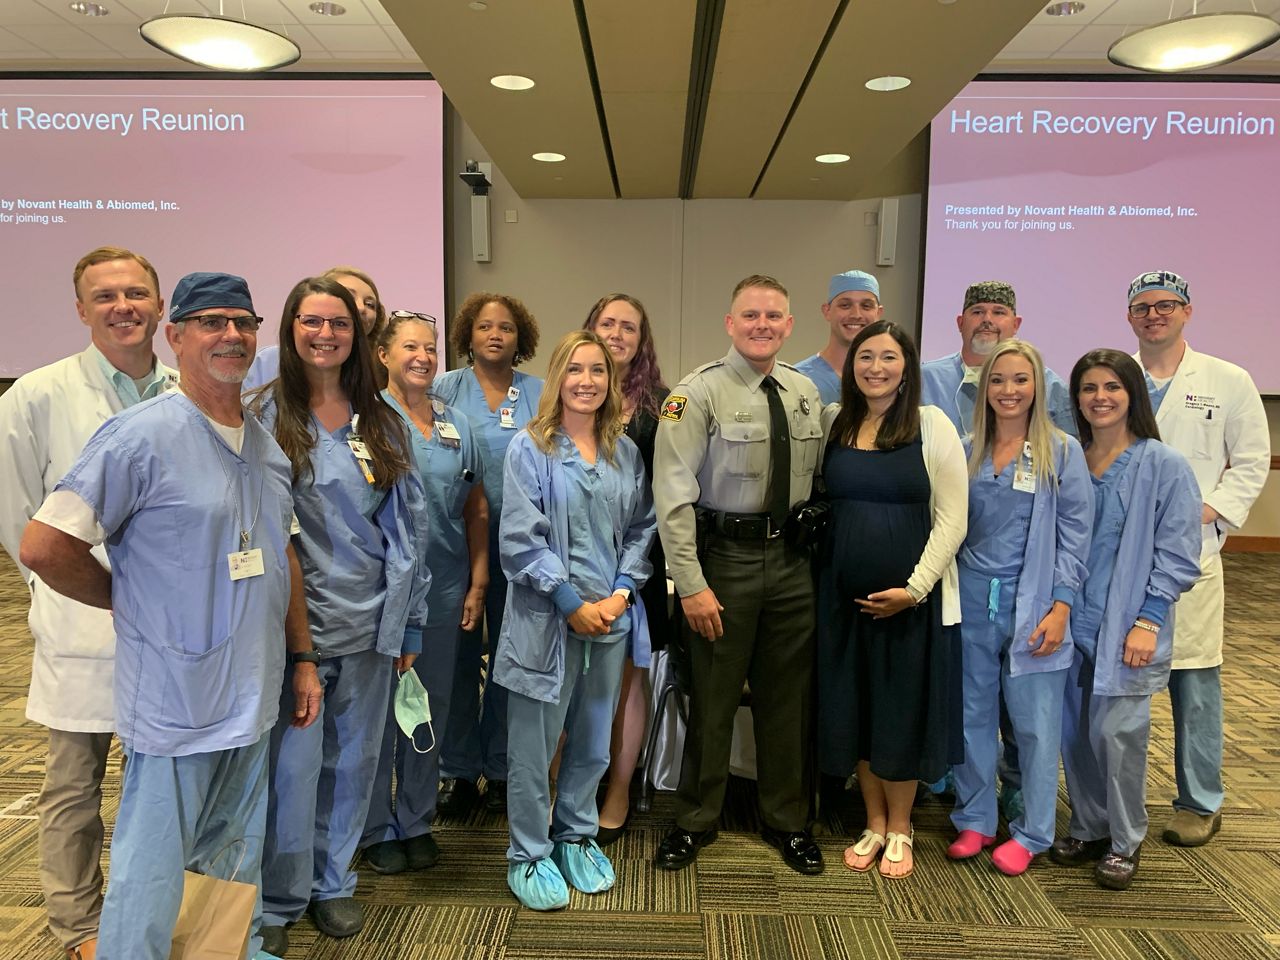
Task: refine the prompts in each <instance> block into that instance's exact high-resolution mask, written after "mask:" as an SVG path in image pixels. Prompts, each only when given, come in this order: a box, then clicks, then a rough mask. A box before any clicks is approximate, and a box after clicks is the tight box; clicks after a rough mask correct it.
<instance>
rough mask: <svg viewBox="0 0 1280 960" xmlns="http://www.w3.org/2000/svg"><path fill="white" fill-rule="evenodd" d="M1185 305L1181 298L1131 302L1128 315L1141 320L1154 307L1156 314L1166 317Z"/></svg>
mask: <svg viewBox="0 0 1280 960" xmlns="http://www.w3.org/2000/svg"><path fill="white" fill-rule="evenodd" d="M1185 306H1186V304H1185V303H1183V302H1182V301H1181V300H1157V301H1156V302H1155V303H1131V304H1129V316H1131V317H1133V319H1135V320H1143V319H1145V318H1146V316H1147V314H1149V313H1150V312H1151V310H1152V308H1153V307H1154V308H1155V311H1156V314H1157V315H1158V316H1161V317H1167V316H1169V314H1171V313H1173V311H1175V310H1177V309H1178V308H1179V307H1185Z"/></svg>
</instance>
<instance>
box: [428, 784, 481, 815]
mask: <svg viewBox="0 0 1280 960" xmlns="http://www.w3.org/2000/svg"><path fill="white" fill-rule="evenodd" d="M479 799H480V790H479V788H477V787H476V785H475V783H473V782H472V781H470V780H463V779H462V778H461V777H449V778H447V779H445V780H443V781H441V783H440V793H439V795H438V796H437V797H436V812H437V813H439V814H441V815H442V816H446V817H465V816H466V815H467V814H468V813H470V812H471V808H472V807H474V806H475V805H476V801H477V800H479Z"/></svg>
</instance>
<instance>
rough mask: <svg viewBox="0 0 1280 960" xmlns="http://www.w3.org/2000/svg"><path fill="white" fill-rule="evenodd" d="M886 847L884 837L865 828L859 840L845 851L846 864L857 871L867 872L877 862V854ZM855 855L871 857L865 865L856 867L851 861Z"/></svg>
mask: <svg viewBox="0 0 1280 960" xmlns="http://www.w3.org/2000/svg"><path fill="white" fill-rule="evenodd" d="M883 849H884V837H883V836H881V835H880V834H878V833H873V832H872V831H870V830H863V831H862V835H861V836H860V837H858V842H857V843H855V844H854V845H853V846H851V847H848V848H846V849H845V851H844V865H845V866H846V867H848V868H849V869H850V870H853V871H856V872H857V873H866V872H867V871H868V870H870V869H871V868H872V867H873V866H874V865H875V862H876V859H875V854H876V853H878V852H879V851H880V850H883ZM855 857H871V859H870V860H868V861H867V864H866V866H864V867H855V866H854V865H853V864H852V863H851V862H850V861H851V860H853V859H854V858H855Z"/></svg>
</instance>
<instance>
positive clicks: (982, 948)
mask: <svg viewBox="0 0 1280 960" xmlns="http://www.w3.org/2000/svg"><path fill="white" fill-rule="evenodd" d="M1226 576H1227V585H1228V589H1227V637H1228V654H1227V663H1226V665H1225V666H1224V668H1223V685H1224V688H1225V690H1226V740H1227V747H1226V783H1227V801H1226V807H1225V809H1224V817H1223V829H1222V833H1221V834H1220V835H1219V836H1218V837H1217V838H1216V839H1215V840H1214V841H1213V842H1212V843H1211V844H1209V845H1208V846H1206V847H1202V848H1199V849H1195V850H1186V849H1179V848H1176V847H1171V846H1167V845H1166V844H1164V843H1163V842H1162V841H1161V840H1160V839H1159V836H1160V833H1161V831H1162V830H1163V828H1164V825H1165V822H1166V821H1167V820H1168V818H1169V816H1170V814H1171V808H1170V807H1169V803H1168V802H1169V799H1170V797H1171V796H1172V795H1173V792H1174V784H1173V770H1172V754H1173V740H1172V728H1171V722H1170V718H1169V701H1168V698H1167V696H1164V695H1161V696H1158V697H1157V698H1156V700H1155V704H1154V710H1153V734H1152V744H1151V765H1150V773H1149V793H1148V800H1149V809H1150V813H1151V839H1149V840H1148V842H1147V844H1146V846H1145V847H1144V849H1143V857H1142V864H1141V868H1140V870H1139V874H1138V879H1137V880H1136V881H1135V883H1134V886H1133V887H1132V888H1131V889H1130V890H1129V891H1127V892H1124V893H1113V892H1107V891H1104V890H1101V889H1099V888H1098V887H1097V886H1096V885H1095V884H1094V882H1093V880H1092V877H1091V875H1090V872H1089V871H1088V870H1084V869H1076V870H1072V869H1066V868H1062V867H1058V866H1055V865H1053V864H1051V863H1049V862H1047V861H1037V862H1036V863H1035V864H1034V865H1033V867H1032V868H1031V870H1030V871H1029V872H1028V873H1027V874H1025V875H1024V876H1022V877H1018V878H1016V879H1011V878H1008V877H1005V876H1003V875H1001V874H999V873H997V872H996V871H995V870H994V869H993V868H992V867H991V865H990V860H989V858H988V857H985V856H984V857H979V858H977V859H975V860H972V861H968V862H965V863H961V864H955V863H951V862H949V861H948V860H947V859H946V856H945V851H946V846H947V844H948V843H949V842H950V840H951V839H952V835H953V833H952V829H951V826H950V823H949V821H948V819H947V813H948V810H947V809H946V808H945V807H943V806H942V805H941V804H939V803H938V802H937V801H935V800H933V799H928V800H925V801H923V802H922V803H921V804H920V805H919V807H918V808H917V811H916V815H915V828H916V845H915V850H916V869H915V874H914V876H912V877H911V878H909V879H907V880H904V881H888V880H883V879H881V878H880V877H879V876H877V875H875V874H874V873H872V874H854V873H851V872H849V871H848V870H845V869H844V868H843V866H841V862H840V858H841V852H842V851H843V849H844V847H845V846H846V845H847V844H848V843H849V842H850V838H851V836H856V834H857V832H858V831H859V830H860V829H861V826H862V824H861V820H860V817H861V814H860V811H859V809H858V804H857V803H856V802H855V801H854V800H853V799H852V798H849V799H848V800H847V802H845V803H843V804H840V805H837V807H836V809H835V810H834V811H831V812H830V814H829V815H828V817H827V818H826V822H825V823H824V824H823V825H822V828H821V836H820V837H819V839H820V842H821V844H822V847H823V852H824V854H825V856H826V860H827V865H828V866H827V871H826V873H824V874H823V875H822V876H820V877H816V878H806V877H801V876H799V875H797V874H795V873H792V872H791V871H790V870H788V869H787V868H786V867H785V866H784V865H783V863H782V862H781V860H780V858H779V857H778V855H777V853H776V852H775V851H773V850H772V848H770V847H768V846H766V845H765V844H764V843H763V842H762V841H761V840H760V839H759V836H758V830H759V827H760V823H759V819H758V816H757V814H756V812H755V802H754V791H753V785H752V784H751V783H749V782H747V781H738V780H735V781H734V783H733V786H732V789H731V791H730V795H729V799H728V802H727V804H726V809H725V813H724V818H723V822H724V829H723V830H722V832H721V838H720V840H719V841H718V842H716V843H715V844H713V845H712V846H710V847H708V848H706V849H705V850H704V851H703V852H702V855H701V857H700V858H699V860H698V862H697V864H696V865H695V866H694V867H692V868H691V869H688V870H685V871H682V872H680V873H676V874H672V873H667V872H664V871H659V870H655V869H654V868H653V866H652V863H651V858H652V856H653V853H654V850H655V849H656V847H657V845H658V843H659V841H660V840H661V838H662V835H663V834H664V832H665V830H666V827H667V825H668V823H669V820H670V815H671V801H670V798H669V797H668V796H663V795H660V796H659V799H658V801H657V802H656V804H655V806H654V810H653V812H652V813H649V814H645V815H640V814H637V815H635V816H634V817H633V819H632V828H631V830H630V831H629V832H628V834H627V835H626V836H625V837H624V838H623V839H622V840H620V841H619V843H618V844H617V845H616V846H614V847H612V848H611V849H610V854H611V856H612V858H613V860H614V864H615V867H616V869H617V873H618V883H617V886H616V887H615V888H614V889H613V890H612V891H610V892H608V893H606V894H603V895H600V896H596V897H584V896H581V895H579V894H576V893H575V894H574V895H573V899H572V902H571V903H570V906H569V909H568V910H566V911H562V912H559V913H555V914H545V915H543V914H536V913H532V912H530V911H528V910H524V909H522V908H520V907H519V905H518V904H517V903H516V901H515V900H514V899H513V898H512V897H511V895H510V894H509V893H508V891H507V889H506V882H505V860H504V853H505V850H506V845H507V836H506V824H505V821H504V820H503V819H502V818H501V817H498V816H495V815H491V814H485V813H483V812H476V813H474V814H472V815H471V816H470V817H469V818H468V819H466V820H446V821H442V822H440V823H438V824H437V826H436V836H437V838H438V840H439V842H440V846H441V848H442V850H443V852H444V858H443V860H442V862H441V863H440V865H439V866H437V867H436V868H434V869H432V870H428V871H424V872H421V873H412V874H402V875H400V876H397V877H380V876H378V875H376V874H374V873H373V872H372V871H371V870H369V869H367V868H364V869H362V870H361V873H360V887H359V890H358V892H357V897H358V898H359V899H360V900H362V901H363V902H364V903H365V906H366V909H367V922H366V925H365V928H364V931H363V932H362V933H361V934H360V935H359V936H358V937H355V938H353V939H351V940H348V941H335V940H330V939H328V938H325V937H323V936H320V935H319V934H318V933H317V932H316V931H315V929H314V928H313V927H312V926H311V924H310V922H309V921H307V920H303V921H302V922H301V923H299V924H298V925H297V926H295V927H294V928H293V929H292V930H291V940H292V945H291V947H290V950H289V954H288V956H289V958H290V960H303V958H306V960H330V958H343V960H390V958H407V960H516V958H520V960H560V958H564V960H597V958H599V960H608V958H616V960H624V958H625V960H632V958H634V960H641V958H644V960H657V958H661V960H703V958H706V960H748V958H751V960H756V958H759V960H792V958H794V960H807V958H823V960H871V958H886V960H888V958H898V960H934V958H937V960H943V958H962V957H964V958H968V957H972V958H1009V960H1037V958H1046V960H1068V958H1087V957H1097V958H1107V960H1130V958H1132V960H1152V958H1169V960H1193V958H1206V960H1254V958H1258V960H1261V958H1268V957H1280V605H1278V604H1277V601H1276V594H1275V584H1276V583H1277V582H1280V556H1276V555H1264V554H1232V555H1229V556H1228V557H1227V558H1226ZM29 675H30V637H29V635H28V634H27V630H26V590H25V589H24V586H23V584H22V582H21V580H20V579H19V578H18V576H17V573H16V570H15V568H14V567H13V565H12V564H11V563H10V562H9V560H8V558H7V557H5V556H3V554H0V958H5V960H8V958H13V960H18V958H21V960H46V958H48V960H53V958H57V957H60V956H61V955H62V954H61V951H60V950H59V948H58V945H57V943H56V942H55V941H54V940H53V938H52V937H51V936H50V935H49V933H48V932H47V931H46V929H45V926H44V911H43V907H42V899H41V894H40V889H39V883H38V877H37V872H36V825H35V821H34V818H33V816H32V812H33V811H32V804H33V801H34V795H35V793H36V792H37V791H38V790H39V787H40V782H41V778H42V776H43V768H44V735H43V730H42V729H41V728H39V727H37V726H35V725H33V724H31V723H29V722H28V721H27V720H26V719H25V718H24V716H23V711H24V708H25V705H26V689H27V682H28V678H29ZM105 789H106V794H107V802H106V816H107V818H108V820H109V821H110V820H112V819H114V816H115V811H116V805H117V797H118V791H119V759H118V755H116V756H113V759H112V763H111V766H110V768H109V770H108V775H107V782H106V784H105ZM1060 799H1061V802H1060V804H1059V832H1060V833H1061V832H1062V831H1063V829H1064V828H1065V824H1066V816H1067V811H1066V806H1065V793H1062V794H1061V795H1060ZM109 829H110V828H109V827H108V830H109ZM104 860H105V857H104Z"/></svg>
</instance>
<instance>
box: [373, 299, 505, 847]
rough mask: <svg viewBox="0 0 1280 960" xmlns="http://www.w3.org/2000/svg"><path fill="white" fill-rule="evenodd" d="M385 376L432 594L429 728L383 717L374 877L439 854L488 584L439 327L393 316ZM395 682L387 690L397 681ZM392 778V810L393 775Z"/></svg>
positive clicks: (419, 666)
mask: <svg viewBox="0 0 1280 960" xmlns="http://www.w3.org/2000/svg"><path fill="white" fill-rule="evenodd" d="M378 359H379V360H380V361H381V362H382V364H383V366H384V367H385V368H386V370H387V378H388V380H387V389H386V390H384V391H383V393H382V396H383V399H384V400H386V401H387V403H389V404H390V405H391V407H392V409H394V410H395V411H396V413H398V414H399V415H400V417H401V418H402V419H403V420H404V421H405V423H406V424H407V425H408V427H409V437H410V441H411V442H412V445H413V456H414V460H415V462H416V465H417V468H418V474H419V475H420V476H421V477H422V483H423V486H424V487H425V488H426V496H427V522H428V531H429V533H428V536H429V538H430V542H431V567H432V576H431V592H430V593H429V594H428V595H427V611H428V612H427V622H426V624H425V626H424V628H423V636H422V654H421V656H419V657H418V659H417V660H416V661H415V662H414V664H413V669H414V671H415V672H416V673H417V675H418V679H419V680H420V681H421V682H422V685H423V686H424V687H425V688H426V691H427V697H428V708H429V710H430V712H431V718H432V719H431V723H430V728H429V729H428V728H427V727H419V729H418V730H416V731H415V734H414V736H413V737H412V738H410V737H407V736H405V734H404V733H403V732H401V730H400V728H399V726H398V725H397V721H396V715H395V711H394V709H391V710H388V712H387V722H386V730H385V733H384V734H383V740H382V752H381V756H380V758H379V760H378V775H377V778H376V779H375V780H374V784H373V798H372V800H371V801H370V803H369V817H368V820H367V821H366V823H365V829H364V837H363V838H362V840H361V845H362V846H363V848H364V854H365V859H366V860H368V861H369V865H370V866H372V867H373V869H374V870H376V871H378V873H400V872H401V871H404V870H421V869H424V868H426V867H433V866H435V864H436V862H437V861H438V860H439V859H440V849H439V847H438V846H437V844H436V841H435V838H434V837H432V835H431V820H432V818H433V817H434V816H435V812H436V793H437V789H438V788H439V776H440V747H441V744H443V743H445V742H446V741H447V739H448V737H449V729H448V716H449V697H450V694H451V693H452V690H453V671H454V664H455V662H456V660H457V656H458V642H459V638H460V637H461V633H462V631H463V630H472V629H474V628H475V627H476V625H477V624H478V623H479V622H480V617H481V614H482V613H483V610H484V592H485V587H486V586H487V585H488V583H489V505H488V503H487V501H486V500H485V495H484V485H483V483H482V480H483V474H484V464H483V462H482V460H481V458H480V451H479V450H478V448H477V446H476V442H475V438H474V437H473V436H472V433H471V425H470V423H469V422H468V421H467V418H466V417H465V416H463V415H462V414H461V413H459V412H458V411H457V410H455V409H453V408H452V407H448V406H446V405H445V404H444V403H443V402H442V401H441V400H439V399H436V398H435V397H433V396H432V395H431V384H432V381H433V380H434V379H435V375H436V365H437V354H436V324H435V320H434V318H432V317H429V316H427V315H426V314H418V313H405V312H403V311H396V312H394V313H392V314H391V316H390V317H389V318H388V320H387V323H386V326H384V327H383V329H382V333H381V336H380V337H379V339H378ZM398 682H399V681H398V678H396V677H394V676H393V678H392V685H393V688H394V686H395V685H396V684H397V683H398ZM393 768H394V770H395V773H396V787H395V810H394V812H393V811H392V790H391V771H392V769H393Z"/></svg>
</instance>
